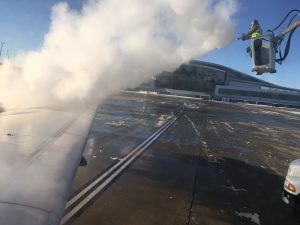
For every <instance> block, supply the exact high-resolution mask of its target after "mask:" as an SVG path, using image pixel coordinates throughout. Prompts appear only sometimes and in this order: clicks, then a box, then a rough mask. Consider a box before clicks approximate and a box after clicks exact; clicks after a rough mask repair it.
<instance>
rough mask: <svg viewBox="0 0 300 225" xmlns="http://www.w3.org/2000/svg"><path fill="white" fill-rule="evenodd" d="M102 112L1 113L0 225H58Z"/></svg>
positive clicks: (24, 111) (84, 110) (36, 110)
mask: <svg viewBox="0 0 300 225" xmlns="http://www.w3.org/2000/svg"><path fill="white" fill-rule="evenodd" d="M95 111H96V107H91V108H85V109H76V110H74V109H73V110H58V109H49V108H32V109H26V110H19V111H9V112H4V113H0V224H1V225H21V224H22V225H45V224H47V225H57V224H59V222H60V219H61V216H62V213H63V211H64V207H65V203H66V201H67V199H68V197H69V191H70V188H71V184H72V181H73V178H74V175H75V172H76V169H77V167H78V164H79V162H80V159H81V156H82V151H83V149H84V146H85V142H86V139H87V136H88V134H89V130H90V127H91V124H92V122H93V118H94V114H95Z"/></svg>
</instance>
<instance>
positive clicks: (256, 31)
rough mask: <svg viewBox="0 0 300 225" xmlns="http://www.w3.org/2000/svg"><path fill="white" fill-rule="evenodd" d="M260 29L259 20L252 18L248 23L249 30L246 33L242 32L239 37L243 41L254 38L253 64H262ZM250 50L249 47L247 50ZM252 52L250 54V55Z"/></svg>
mask: <svg viewBox="0 0 300 225" xmlns="http://www.w3.org/2000/svg"><path fill="white" fill-rule="evenodd" d="M260 37H262V29H261V27H260V25H259V22H258V21H257V20H253V21H252V22H251V25H250V30H249V31H248V32H247V33H244V34H242V36H241V37H240V38H239V39H241V40H243V41H245V40H249V39H255V40H254V51H255V54H254V55H255V65H257V66H259V65H262V60H261V47H262V39H261V38H260ZM248 51H250V49H249V48H248V49H247V52H248ZM252 55H253V54H251V56H252Z"/></svg>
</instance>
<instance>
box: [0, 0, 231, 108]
mask: <svg viewBox="0 0 300 225" xmlns="http://www.w3.org/2000/svg"><path fill="white" fill-rule="evenodd" d="M235 10H236V4H235V1H234V0H151V1H148V0H90V1H88V2H87V3H86V4H85V5H84V6H83V8H82V10H81V11H75V10H72V9H70V8H69V6H68V4H67V3H60V4H57V5H55V6H54V7H53V12H52V21H51V26H50V29H49V32H48V33H47V34H46V35H45V39H44V43H43V46H42V47H41V49H39V50H37V51H33V52H29V53H27V54H23V55H19V56H17V57H16V58H15V59H14V60H13V61H5V62H4V63H3V65H2V66H0V67H1V69H0V103H2V104H3V106H4V108H21V107H30V106H49V105H53V104H66V103H74V102H78V101H90V100H99V98H105V97H107V96H108V95H110V94H112V93H114V92H117V91H118V90H120V89H122V88H127V87H134V86H136V85H137V84H139V83H141V82H142V81H144V80H145V79H147V78H149V77H151V76H152V75H154V74H157V73H160V72H161V71H163V70H169V71H170V70H174V69H175V68H176V67H178V66H179V65H180V64H181V63H183V62H186V61H187V60H189V59H190V58H192V57H195V56H199V55H203V54H206V53H208V52H209V51H211V50H212V49H215V48H221V47H224V46H225V45H227V44H228V43H229V42H230V41H232V39H233V35H234V29H235V23H234V21H232V19H231V16H232V14H233V13H235Z"/></svg>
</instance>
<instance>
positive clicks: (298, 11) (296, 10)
mask: <svg viewBox="0 0 300 225" xmlns="http://www.w3.org/2000/svg"><path fill="white" fill-rule="evenodd" d="M293 12H297V13H300V10H298V9H293V10H291V11H289V13H288V14H287V15H286V16H285V17H284V19H283V20H282V21H281V22H280V24H278V25H277V26H276V27H275V28H274V29H272V30H271V31H272V32H274V31H275V30H277V29H278V28H279V27H280V26H281V25H282V24H283V23H284V21H285V20H286V19H287V18H288V17H289V15H290V14H291V13H293ZM293 19H294V17H293ZM290 23H291V21H290Z"/></svg>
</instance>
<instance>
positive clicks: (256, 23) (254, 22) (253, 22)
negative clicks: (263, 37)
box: [251, 20, 259, 27]
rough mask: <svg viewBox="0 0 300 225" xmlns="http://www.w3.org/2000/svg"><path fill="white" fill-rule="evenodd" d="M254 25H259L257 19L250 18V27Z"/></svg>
mask: <svg viewBox="0 0 300 225" xmlns="http://www.w3.org/2000/svg"><path fill="white" fill-rule="evenodd" d="M254 25H259V22H258V20H252V21H251V27H253V26H254Z"/></svg>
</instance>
